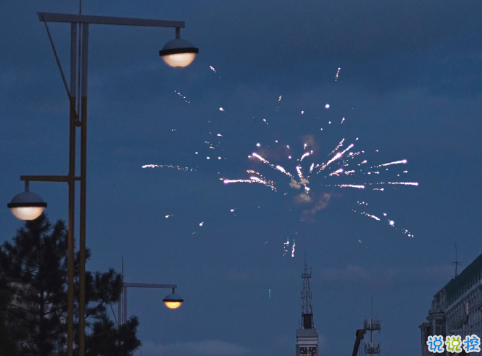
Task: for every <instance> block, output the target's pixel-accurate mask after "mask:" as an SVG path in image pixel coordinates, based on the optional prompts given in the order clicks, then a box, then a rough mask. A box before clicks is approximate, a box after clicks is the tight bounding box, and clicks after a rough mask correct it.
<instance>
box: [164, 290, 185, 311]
mask: <svg viewBox="0 0 482 356" xmlns="http://www.w3.org/2000/svg"><path fill="white" fill-rule="evenodd" d="M162 301H163V302H164V304H165V305H166V307H168V308H169V309H177V308H179V307H180V306H181V304H182V302H184V299H182V298H181V297H180V296H178V295H177V294H176V293H175V289H174V288H172V293H171V294H168V295H166V297H165V298H164V299H163V300H162Z"/></svg>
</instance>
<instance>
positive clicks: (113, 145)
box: [0, 0, 482, 356]
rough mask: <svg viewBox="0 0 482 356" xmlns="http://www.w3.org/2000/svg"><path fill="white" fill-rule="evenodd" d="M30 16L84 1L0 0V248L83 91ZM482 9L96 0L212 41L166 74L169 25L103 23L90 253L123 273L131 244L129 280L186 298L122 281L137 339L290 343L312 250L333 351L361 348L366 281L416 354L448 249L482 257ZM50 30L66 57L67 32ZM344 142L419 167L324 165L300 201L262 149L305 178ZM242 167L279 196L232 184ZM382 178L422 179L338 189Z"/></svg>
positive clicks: (98, 30)
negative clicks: (340, 170)
mask: <svg viewBox="0 0 482 356" xmlns="http://www.w3.org/2000/svg"><path fill="white" fill-rule="evenodd" d="M37 11H44V12H64V13H77V12H78V2H76V1H69V2H66V1H60V0H49V1H46V0H37V1H3V2H2V3H1V4H0V24H1V25H0V26H1V27H0V29H1V31H0V33H1V35H0V63H1V65H0V124H1V128H0V150H1V155H0V166H1V167H2V169H1V170H0V179H1V180H0V182H1V184H0V201H3V202H4V204H5V206H4V207H5V209H4V211H3V213H2V214H0V226H1V232H0V243H3V242H4V241H7V240H10V239H11V238H12V237H13V236H14V235H15V231H16V230H17V229H18V228H19V227H20V226H21V222H20V221H18V220H16V219H15V218H14V217H13V216H12V215H11V214H10V212H9V211H8V210H7V209H6V204H7V203H8V202H9V201H10V200H11V198H12V197H13V196H14V195H15V194H17V193H19V192H21V191H22V190H23V188H24V185H23V182H21V181H20V180H19V176H20V175H29V174H38V175H40V174H46V175H53V174H60V175H61V174H67V170H68V119H69V116H68V113H69V104H68V100H67V95H66V93H65V90H64V87H63V84H62V80H61V76H60V73H59V70H58V68H57V65H56V63H55V59H54V55H53V52H52V49H51V47H50V44H49V40H48V36H47V33H46V31H45V27H44V25H43V24H42V23H40V22H39V21H38V18H37ZM481 11H482V3H481V2H480V1H478V0H473V1H472V0H462V1H448V0H436V1H435V0H424V1H413V0H407V1H393V0H388V1H373V0H366V1H353V0H341V1H312V0H303V1H292V0H282V1H265V0H261V1H260V0H256V1H254V0H243V1H234V0H227V1H220V0H202V1H193V0H180V1H176V2H167V1H161V2H160V1H152V0H143V1H136V2H134V1H124V0H116V1H112V0H105V1H92V0H86V1H84V3H83V13H84V14H93V15H111V16H124V17H140V18H155V19H168V20H183V21H186V28H185V29H183V30H182V31H181V37H182V38H184V39H187V40H189V41H191V42H192V43H193V44H195V45H196V46H197V47H199V51H200V53H199V55H198V56H197V58H196V59H195V61H194V62H193V63H192V65H191V66H189V67H187V68H185V69H173V68H170V67H167V66H166V65H165V64H164V62H163V61H162V59H161V58H160V57H159V56H158V51H159V50H160V49H161V48H162V47H163V46H164V44H165V43H166V42H167V41H169V40H171V39H173V38H174V30H173V29H153V28H132V27H114V26H95V25H92V26H91V27H90V48H89V109H88V114H89V125H88V126H89V127H88V181H87V186H88V196H87V199H88V202H87V246H88V247H89V248H90V249H91V251H92V258H91V260H90V261H89V262H88V264H87V269H88V270H92V271H95V270H102V271H105V270H107V269H108V268H109V267H114V268H116V269H118V270H120V267H121V258H122V256H124V267H125V280H126V281H129V282H146V283H176V284H178V289H177V293H178V294H179V295H181V296H182V297H183V298H184V300H185V302H184V304H183V305H182V307H181V308H180V309H178V310H175V311H172V310H168V309H167V308H166V307H165V306H164V305H163V303H162V299H163V298H164V296H165V295H166V294H168V293H169V291H168V290H133V289H131V290H130V291H129V304H128V310H129V314H130V315H137V316H138V317H139V319H140V327H139V330H138V336H139V338H140V339H141V341H142V347H141V348H140V349H139V350H138V351H137V352H136V355H140V354H141V350H142V354H143V355H144V356H154V355H174V354H182V355H187V356H191V355H192V356H194V355H196V356H218V355H233V356H241V355H243V356H244V355H246V356H255V355H256V356H258V355H259V356H261V355H279V356H290V355H293V354H294V352H295V351H294V350H295V341H296V339H295V330H296V328H297V327H298V324H299V320H300V317H301V298H300V296H301V295H300V293H301V288H302V279H301V271H302V268H303V260H304V257H305V254H306V259H307V262H308V265H309V266H311V268H312V274H313V277H312V279H311V288H312V294H313V300H312V304H313V312H314V322H315V327H316V328H317V329H318V332H319V335H320V355H335V356H337V355H340V356H341V355H348V354H351V350H352V348H353V343H354V340H355V330H356V329H359V328H361V327H362V326H363V324H362V323H363V319H364V318H366V317H370V315H371V313H372V306H371V301H372V298H373V313H374V315H376V316H378V317H379V318H380V319H381V320H382V322H383V325H382V333H381V334H379V335H377V337H376V338H377V341H379V342H381V344H382V350H383V353H384V354H385V355H391V356H406V355H417V354H420V330H419V329H418V326H419V325H420V324H421V323H422V322H423V321H424V320H425V318H426V316H427V312H428V309H429V308H430V303H431V298H432V296H433V295H434V294H435V293H436V292H437V291H438V290H439V289H441V288H442V287H443V286H444V285H445V284H446V283H447V282H448V281H449V280H450V278H452V277H453V275H454V265H453V261H454V260H455V244H456V243H457V246H458V258H459V260H460V261H461V266H462V267H461V268H463V267H465V266H467V265H468V264H470V262H471V261H472V260H473V259H475V258H476V257H477V256H478V255H479V254H480V253H482V240H481V239H480V227H481V224H480V216H481V205H480V203H479V202H480V200H481V198H482V194H481V190H480V173H481V168H480V155H481V154H482V148H481V145H480V143H479V142H480V141H479V137H480V133H481V129H482V121H481V119H482V117H481V112H482V101H481V99H482V84H481V83H482V82H481V79H482V66H481V63H482V46H481V41H480V39H481V38H482V21H480V14H481ZM50 30H51V32H52V35H53V38H54V41H55V45H56V47H57V50H58V52H59V55H60V58H61V61H62V66H63V68H64V70H65V71H66V73H68V68H69V33H70V27H69V25H67V24H51V25H50ZM210 66H212V68H214V69H215V71H214V70H212V69H211V68H210ZM338 68H341V69H340V70H339V72H338ZM337 72H338V77H336V75H337ZM335 79H336V80H335ZM178 93H181V95H178ZM184 96H185V97H186V98H184ZM280 96H281V100H279V98H280ZM326 104H329V108H326ZM220 108H223V111H221V110H220ZM302 112H303V113H302ZM342 118H345V121H344V122H343V124H341V120H342ZM263 119H265V120H266V121H263ZM328 122H331V124H329V123H328ZM320 128H323V131H322V130H320ZM210 132H211V134H210ZM218 133H221V134H222V137H221V136H217V134H218ZM343 138H346V141H345V142H344V146H343V148H341V149H340V150H342V149H345V148H347V146H348V144H350V143H354V144H355V147H354V148H353V149H352V152H359V151H364V152H365V153H364V154H363V155H360V157H362V158H360V157H356V158H355V159H351V160H349V162H350V165H351V167H355V166H356V164H357V163H360V162H361V161H362V160H367V162H368V163H367V164H365V167H366V168H368V167H373V166H376V165H379V164H382V163H386V162H392V161H397V160H402V159H406V160H407V161H408V163H407V164H401V165H392V166H387V168H389V170H388V171H385V170H383V169H378V171H380V174H379V175H376V174H375V173H373V174H371V175H367V174H366V175H364V174H362V173H363V172H362V173H360V174H358V175H356V176H353V177H349V176H345V177H335V176H332V177H328V178H325V176H326V175H327V174H326V173H327V172H328V173H330V172H333V171H334V170H335V169H334V168H336V167H338V166H335V165H340V164H341V160H339V161H337V162H334V163H333V166H330V167H332V168H330V169H331V170H330V171H328V170H325V171H323V172H322V173H321V174H319V175H315V176H314V177H313V178H310V184H309V186H310V188H311V191H310V194H311V195H310V199H311V202H309V203H305V204H303V203H302V200H303V197H301V196H300V193H302V191H303V187H302V188H301V189H296V188H292V187H290V185H289V183H290V180H289V179H286V176H284V175H283V174H282V173H280V172H279V171H276V170H274V169H270V168H269V167H268V166H267V165H265V164H263V163H262V162H260V160H258V159H255V158H251V159H250V158H248V155H251V154H252V153H253V152H257V153H259V154H260V155H262V156H263V157H265V158H266V159H268V160H269V161H270V162H272V163H273V164H279V165H281V166H283V167H284V168H286V170H288V171H290V172H291V173H292V174H294V175H295V176H296V170H295V166H296V165H297V164H300V162H297V161H296V159H299V158H300V156H301V155H302V154H303V153H304V152H305V151H307V150H310V149H313V152H314V153H313V155H311V156H309V157H307V158H305V160H307V162H314V163H323V162H325V163H326V162H327V160H328V159H329V158H330V157H333V155H331V156H330V152H331V151H332V150H333V149H334V148H335V147H336V145H337V144H338V142H340V140H341V139H343ZM356 138H358V141H355V140H356ZM275 140H278V141H279V142H278V143H275ZM205 141H208V142H209V144H206V143H205ZM257 143H259V144H260V147H258V146H256V144H257ZM304 143H307V144H308V145H309V147H308V148H307V150H304V149H303V144H304ZM209 145H212V146H213V147H214V149H210V148H209ZM286 145H289V146H290V148H291V150H287V149H286ZM377 150H378V152H377ZM196 152H198V154H196ZM288 155H292V159H291V160H289V159H288V157H287V156H288ZM208 156H209V157H210V158H211V159H209V160H208V159H206V157H208ZM217 157H221V159H217ZM347 161H348V160H347ZM304 163H305V161H303V164H304ZM148 164H153V165H173V166H181V167H189V168H192V169H193V171H191V170H189V171H182V170H181V171H180V170H177V169H174V168H159V167H156V168H142V166H144V165H148ZM304 167H305V165H304ZM340 167H341V166H340ZM356 167H358V166H356ZM308 168H309V165H308ZM358 168H360V167H358ZM304 169H305V173H306V169H307V168H306V167H305V168H304ZM347 169H348V168H347ZM246 170H255V171H258V172H260V173H261V174H263V176H264V177H265V178H266V179H268V180H272V181H274V182H275V184H276V188H277V191H276V192H275V191H273V190H271V189H270V188H269V187H267V186H264V185H262V184H247V183H240V184H228V185H225V184H223V182H222V179H223V178H227V179H249V177H250V174H249V173H247V172H246ZM368 171H370V170H369V169H368V170H365V171H364V172H365V173H366V172H368ZM371 171H377V169H372V170H371ZM403 171H407V172H408V173H403ZM398 174H400V177H398V176H397V175H398ZM382 181H384V182H386V181H406V182H418V183H419V186H403V185H385V186H384V188H385V191H383V192H382V191H374V190H372V188H373V187H374V186H368V185H367V187H366V189H363V190H362V189H353V188H340V187H335V186H327V185H329V184H332V185H333V184H342V183H347V184H348V183H352V184H360V183H362V182H382ZM30 189H31V191H34V192H36V193H37V194H39V195H41V196H42V198H43V199H44V200H45V201H47V203H48V208H47V210H46V213H47V215H48V217H49V218H50V219H51V220H53V221H54V220H56V219H64V220H65V219H66V218H67V185H66V184H59V183H56V184H53V183H37V182H32V183H31V184H30ZM284 193H288V194H286V195H285V194H284ZM305 198H306V197H305ZM77 201H78V200H77ZM357 202H360V203H362V202H364V203H365V204H362V205H360V204H358V203H357ZM317 204H318V205H317ZM366 204H368V205H366ZM231 209H235V210H234V211H231ZM310 209H312V211H311V212H310V211H309V212H307V210H310ZM362 212H366V213H367V214H370V215H374V216H377V217H379V218H380V221H377V220H375V219H374V218H371V217H369V216H366V215H362V214H361V213H362ZM383 213H386V214H387V216H384V215H383ZM167 215H169V217H168V218H166V217H165V216H167ZM390 220H393V221H394V224H395V225H393V226H390V223H389V221H390ZM201 223H202V226H200V224H201ZM77 226H78V225H77ZM405 229H406V230H408V233H407V232H406V231H405ZM409 234H410V236H409ZM412 235H413V236H412ZM286 243H287V244H286ZM293 244H295V251H294V257H291V256H292V250H293ZM114 310H116V311H117V308H116V307H115V306H114Z"/></svg>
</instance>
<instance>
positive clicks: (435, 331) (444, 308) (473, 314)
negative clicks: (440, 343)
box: [419, 254, 482, 356]
mask: <svg viewBox="0 0 482 356" xmlns="http://www.w3.org/2000/svg"><path fill="white" fill-rule="evenodd" d="M457 264H458V262H456V265H455V266H456V268H457ZM419 328H420V331H421V347H422V356H430V355H432V353H430V352H429V351H428V346H427V340H428V337H429V336H432V335H442V336H443V339H444V340H445V337H446V336H447V335H449V336H451V335H460V336H461V340H463V339H464V338H465V337H466V336H467V335H477V336H478V337H480V338H482V254H481V255H479V257H477V258H476V259H475V260H474V261H473V262H472V263H471V264H470V265H469V266H467V268H465V269H464V270H463V271H462V272H461V273H460V274H457V270H456V272H455V276H454V278H453V279H452V280H451V281H450V282H448V283H447V284H446V285H445V286H444V287H442V289H440V290H439V291H438V292H437V293H436V294H435V295H434V297H433V300H432V305H431V307H430V309H429V311H428V316H427V320H426V321H424V322H423V323H422V324H421V325H420V326H419ZM437 355H449V353H448V352H447V351H445V353H443V354H441V353H438V354H437ZM450 355H452V354H450ZM470 355H471V356H475V355H477V356H481V355H482V353H474V352H471V353H470Z"/></svg>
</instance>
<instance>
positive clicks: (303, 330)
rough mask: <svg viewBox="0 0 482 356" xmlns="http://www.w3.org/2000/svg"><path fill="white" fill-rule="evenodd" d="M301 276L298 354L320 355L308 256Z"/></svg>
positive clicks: (297, 339)
mask: <svg viewBox="0 0 482 356" xmlns="http://www.w3.org/2000/svg"><path fill="white" fill-rule="evenodd" d="M301 278H302V279H303V290H302V291H301V323H300V327H299V329H297V330H296V356H318V331H317V330H316V329H315V324H314V321H313V309H312V307H311V287H310V278H311V269H310V270H309V271H308V266H307V265H306V257H305V263H304V267H303V272H302V273H301Z"/></svg>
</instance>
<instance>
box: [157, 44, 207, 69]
mask: <svg viewBox="0 0 482 356" xmlns="http://www.w3.org/2000/svg"><path fill="white" fill-rule="evenodd" d="M197 53H199V49H198V48H196V47H194V45H193V44H192V43H191V42H189V41H186V40H184V39H182V38H175V39H173V40H171V41H169V42H167V43H166V45H165V46H164V47H163V48H162V50H160V51H159V55H160V56H161V57H162V59H163V60H164V62H166V64H167V65H168V66H171V67H175V68H183V67H187V66H188V65H189V64H191V63H192V61H193V60H194V58H195V57H196V54H197Z"/></svg>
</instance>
